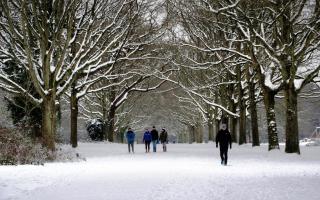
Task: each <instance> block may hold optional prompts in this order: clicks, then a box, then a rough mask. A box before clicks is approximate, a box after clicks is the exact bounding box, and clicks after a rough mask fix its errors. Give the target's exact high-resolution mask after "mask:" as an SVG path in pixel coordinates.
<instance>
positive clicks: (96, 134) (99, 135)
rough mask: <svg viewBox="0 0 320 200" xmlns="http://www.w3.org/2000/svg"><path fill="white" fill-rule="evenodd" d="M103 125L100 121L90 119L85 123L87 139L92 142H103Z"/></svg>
mask: <svg viewBox="0 0 320 200" xmlns="http://www.w3.org/2000/svg"><path fill="white" fill-rule="evenodd" d="M103 128H104V123H103V121H102V120H101V119H92V120H90V121H88V123H87V131H88V134H89V137H90V138H91V139H92V140H94V141H102V140H103Z"/></svg>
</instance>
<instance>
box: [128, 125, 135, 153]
mask: <svg viewBox="0 0 320 200" xmlns="http://www.w3.org/2000/svg"><path fill="white" fill-rule="evenodd" d="M135 137H136V134H135V133H134V132H133V131H132V129H131V128H128V131H127V134H126V138H127V141H128V150H129V153H130V147H131V150H132V153H134V138H135Z"/></svg>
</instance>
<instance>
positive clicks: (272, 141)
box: [263, 89, 280, 151]
mask: <svg viewBox="0 0 320 200" xmlns="http://www.w3.org/2000/svg"><path fill="white" fill-rule="evenodd" d="M263 93H264V94H263V96H264V105H265V109H266V115H267V123H268V140H269V151H270V150H272V149H280V147H279V139H278V131H277V123H276V114H275V111H274V105H275V101H274V97H275V93H274V92H272V91H270V90H267V89H264V91H263Z"/></svg>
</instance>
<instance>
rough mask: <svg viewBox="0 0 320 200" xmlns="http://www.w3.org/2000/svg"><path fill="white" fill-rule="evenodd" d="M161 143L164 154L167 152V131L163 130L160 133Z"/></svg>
mask: <svg viewBox="0 0 320 200" xmlns="http://www.w3.org/2000/svg"><path fill="white" fill-rule="evenodd" d="M160 142H161V144H162V149H163V152H167V143H168V133H167V131H166V129H164V128H163V129H162V130H161V133H160Z"/></svg>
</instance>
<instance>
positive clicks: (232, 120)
mask: <svg viewBox="0 0 320 200" xmlns="http://www.w3.org/2000/svg"><path fill="white" fill-rule="evenodd" d="M231 111H232V112H233V113H236V112H237V105H236V104H235V103H233V104H232V105H231ZM237 123H238V119H237V118H235V117H231V118H230V128H229V130H230V132H231V139H232V142H238V141H237Z"/></svg>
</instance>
